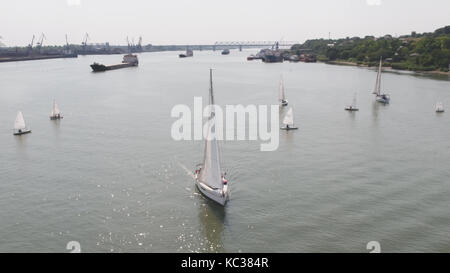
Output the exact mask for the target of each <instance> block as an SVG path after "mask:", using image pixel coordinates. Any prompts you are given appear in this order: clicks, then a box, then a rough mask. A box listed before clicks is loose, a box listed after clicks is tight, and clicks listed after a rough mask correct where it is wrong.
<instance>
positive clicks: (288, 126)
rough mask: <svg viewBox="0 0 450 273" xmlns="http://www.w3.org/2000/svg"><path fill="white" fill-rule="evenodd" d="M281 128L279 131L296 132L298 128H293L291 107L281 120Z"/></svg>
mask: <svg viewBox="0 0 450 273" xmlns="http://www.w3.org/2000/svg"><path fill="white" fill-rule="evenodd" d="M283 125H284V126H283V127H281V128H280V129H281V130H287V131H289V130H297V129H298V128H297V127H295V126H294V113H293V110H292V107H291V108H289V111H288V112H287V113H286V115H285V116H284V119H283Z"/></svg>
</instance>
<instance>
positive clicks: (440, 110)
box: [435, 102, 445, 113]
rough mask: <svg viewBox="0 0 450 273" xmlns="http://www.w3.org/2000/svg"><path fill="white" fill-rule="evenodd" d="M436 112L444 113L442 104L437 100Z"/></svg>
mask: <svg viewBox="0 0 450 273" xmlns="http://www.w3.org/2000/svg"><path fill="white" fill-rule="evenodd" d="M435 109H436V113H444V112H445V110H444V104H442V102H438V103H436V108H435Z"/></svg>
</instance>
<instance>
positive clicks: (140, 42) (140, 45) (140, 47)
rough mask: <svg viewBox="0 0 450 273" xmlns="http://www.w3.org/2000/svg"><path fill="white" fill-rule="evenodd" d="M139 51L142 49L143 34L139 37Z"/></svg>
mask: <svg viewBox="0 0 450 273" xmlns="http://www.w3.org/2000/svg"><path fill="white" fill-rule="evenodd" d="M136 48H137V49H138V50H139V51H142V36H140V37H139V42H138V44H137V46H136Z"/></svg>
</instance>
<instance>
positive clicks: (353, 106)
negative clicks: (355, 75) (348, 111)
mask: <svg viewBox="0 0 450 273" xmlns="http://www.w3.org/2000/svg"><path fill="white" fill-rule="evenodd" d="M352 108H356V93H355V94H354V95H353V102H352Z"/></svg>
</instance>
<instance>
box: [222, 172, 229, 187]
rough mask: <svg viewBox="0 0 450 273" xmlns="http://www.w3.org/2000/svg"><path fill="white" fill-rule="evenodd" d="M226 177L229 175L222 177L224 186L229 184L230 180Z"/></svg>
mask: <svg viewBox="0 0 450 273" xmlns="http://www.w3.org/2000/svg"><path fill="white" fill-rule="evenodd" d="M225 175H227V173H224V174H223V175H222V183H223V184H224V185H226V184H228V180H227V179H226V178H225Z"/></svg>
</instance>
